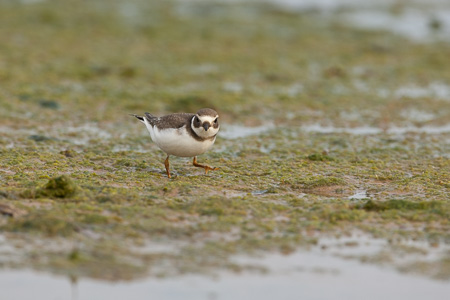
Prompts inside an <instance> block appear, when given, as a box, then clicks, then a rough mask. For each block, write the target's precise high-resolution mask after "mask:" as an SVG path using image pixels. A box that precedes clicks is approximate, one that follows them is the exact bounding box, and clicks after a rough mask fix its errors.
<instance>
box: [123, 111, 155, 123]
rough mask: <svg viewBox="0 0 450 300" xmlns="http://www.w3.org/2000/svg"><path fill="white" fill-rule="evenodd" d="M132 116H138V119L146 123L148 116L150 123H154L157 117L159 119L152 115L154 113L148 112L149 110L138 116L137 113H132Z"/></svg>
mask: <svg viewBox="0 0 450 300" xmlns="http://www.w3.org/2000/svg"><path fill="white" fill-rule="evenodd" d="M130 116H133V117H135V118H137V119H138V120H139V121H141V122H142V123H145V121H144V118H146V119H147V121H148V122H149V123H150V124H153V121H154V120H155V119H157V118H156V117H155V116H154V115H152V114H150V113H148V112H146V113H145V116H138V115H135V114H130Z"/></svg>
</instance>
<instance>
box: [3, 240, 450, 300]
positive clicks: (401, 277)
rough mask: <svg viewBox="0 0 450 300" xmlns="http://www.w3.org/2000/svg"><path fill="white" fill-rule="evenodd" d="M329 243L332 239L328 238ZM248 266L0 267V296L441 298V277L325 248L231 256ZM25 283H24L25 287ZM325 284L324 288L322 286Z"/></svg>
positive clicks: (74, 299) (77, 299)
mask: <svg viewBox="0 0 450 300" xmlns="http://www.w3.org/2000/svg"><path fill="white" fill-rule="evenodd" d="M341 242H342V241H341ZM328 244H330V245H333V241H329V242H328ZM234 260H235V262H236V263H239V264H243V265H248V266H253V268H252V270H253V271H243V272H240V273H233V272H226V271H223V272H219V273H216V274H215V275H214V276H202V275H184V276H178V277H171V278H146V279H141V280H136V281H131V282H116V283H114V282H104V281H96V280H91V279H81V280H74V279H72V280H70V279H69V278H65V277H59V276H53V275H48V274H43V273H38V272H35V271H17V270H2V271H1V272H0V288H1V290H2V298H3V297H4V299H14V300H25V299H27V300H28V299H30V300H31V299H33V300H34V299H36V296H37V295H39V299H57V300H66V299H67V300H69V299H70V300H90V299H92V300H94V299H95V300H97V299H108V300H115V299H129V298H130V297H131V299H149V297H150V296H151V298H152V299H170V300H178V299H180V300H190V299H195V300H197V299H205V300H207V299H233V300H240V299H242V300H244V299H245V300H248V299H258V300H265V299H267V300H269V299H270V300H273V299H277V298H281V299H287V300H290V299H292V300H294V299H295V300H297V299H302V298H304V299H318V300H320V299H348V300H351V299H355V300H356V299H358V300H359V299H383V298H386V299H399V300H401V299H405V300H406V299H407V300H415V299H417V300H419V299H420V300H422V299H444V298H445V297H446V296H448V294H449V293H450V285H449V284H448V282H445V281H433V280H431V279H427V278H423V277H417V276H413V275H407V274H400V273H398V272H396V271H394V270H391V269H389V268H381V267H377V266H373V265H367V264H362V263H360V262H358V261H355V260H346V259H342V258H339V257H336V256H333V255H330V254H327V253H326V251H319V250H317V251H310V252H295V253H293V254H290V255H282V254H270V255H264V256H262V257H247V256H240V257H236V258H235V259H234ZM24 287H26V288H24ZM324 287H326V288H324Z"/></svg>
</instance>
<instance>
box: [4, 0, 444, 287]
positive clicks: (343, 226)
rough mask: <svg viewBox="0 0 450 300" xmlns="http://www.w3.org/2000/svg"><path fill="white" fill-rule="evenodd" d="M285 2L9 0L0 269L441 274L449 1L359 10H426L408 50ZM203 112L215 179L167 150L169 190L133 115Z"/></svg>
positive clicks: (338, 13)
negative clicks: (343, 269)
mask: <svg viewBox="0 0 450 300" xmlns="http://www.w3.org/2000/svg"><path fill="white" fill-rule="evenodd" d="M287 2H290V1H285V3H284V4H283V5H281V6H280V5H276V4H274V3H269V2H264V3H262V2H255V1H250V2H247V1H243V2H236V1H230V2H227V1H219V2H208V1H137V0H135V1H102V0H96V1H81V2H80V1H2V2H0V45H1V46H0V104H1V109H0V213H1V214H0V230H1V233H0V253H1V255H0V266H1V267H2V268H3V270H11V269H17V270H16V271H14V272H22V270H23V269H33V270H37V271H43V272H47V273H52V274H60V275H64V276H68V277H70V278H72V280H73V281H77V280H84V279H87V278H91V279H92V278H95V279H103V280H111V281H116V280H131V279H137V278H145V277H147V278H148V277H151V278H155V277H164V278H172V276H178V275H182V274H194V275H193V276H197V275H199V274H216V273H217V272H246V271H249V270H250V271H252V272H262V273H264V272H269V271H270V268H266V267H264V265H262V266H261V265H258V264H254V263H248V262H245V261H244V262H243V261H242V260H239V259H236V257H242V256H246V257H248V256H250V257H252V256H254V255H256V256H257V257H261V255H262V256H264V255H286V256H287V257H289V256H288V255H289V254H291V253H298V251H304V253H309V254H306V255H312V254H311V253H317V252H320V253H324V254H326V255H328V256H329V257H333V258H332V259H335V258H336V257H339V258H342V259H344V260H343V261H347V262H348V263H349V264H354V263H357V262H364V263H368V264H369V265H370V267H378V266H383V267H386V268H387V269H388V270H391V272H393V273H396V274H397V272H399V274H405V273H407V274H406V275H404V276H417V277H415V278H426V279H427V280H435V281H436V282H439V284H441V283H442V281H443V282H447V283H448V280H449V279H450V221H449V220H450V201H449V198H450V197H449V188H450V162H449V153H450V127H449V126H450V118H449V116H450V72H449V71H448V70H450V59H449V57H450V43H449V39H447V37H446V34H445V33H448V30H449V28H448V23H447V21H448V20H447V18H446V16H447V15H446V14H445V11H448V10H450V7H449V6H448V5H446V4H445V3H439V2H438V1H437V2H430V3H427V2H420V1H418V2H414V4H413V6H410V5H407V4H406V3H403V2H393V3H390V1H383V2H382V4H380V5H378V6H376V7H370V6H367V7H366V6H364V9H365V10H369V11H372V12H373V11H375V10H376V11H377V12H378V13H381V12H384V13H385V14H387V15H389V18H395V16H400V17H399V19H395V20H401V16H403V15H404V14H406V15H408V14H409V13H410V10H411V9H412V8H411V7H414V9H415V10H416V11H421V12H429V13H424V14H421V17H423V18H425V17H427V16H428V17H427V18H428V19H426V20H427V22H428V23H426V24H428V25H427V26H428V27H426V28H427V30H428V31H427V33H428V34H427V35H426V36H427V38H426V39H418V38H416V37H414V38H411V37H410V36H408V35H407V34H403V32H400V31H396V30H387V29H386V28H384V27H374V26H372V27H370V26H363V27H358V22H357V19H358V17H357V15H358V13H361V11H359V10H356V8H355V6H352V5H350V4H349V3H353V2H352V1H348V3H347V2H346V1H344V2H345V3H346V5H342V6H332V7H331V8H329V9H322V8H321V7H320V5H319V6H314V5H312V4H310V6H308V5H306V4H305V5H303V6H302V5H300V6H296V7H292V6H290V4H288V3H287ZM300 2H301V1H299V3H300ZM306 2H307V1H305V3H306ZM319 2H320V1H319ZM311 5H312V6H311ZM411 5H412V4H411ZM434 12H436V13H434ZM437 12H439V13H437ZM424 16H425V17H424ZM420 20H422V19H420ZM355 24H356V25H355ZM202 107H211V108H214V109H216V110H217V111H218V112H219V114H220V121H221V131H220V132H219V135H218V138H217V141H216V144H215V145H214V147H213V148H212V150H211V151H209V152H207V153H206V154H204V155H201V156H199V157H198V160H199V162H200V163H206V164H208V165H212V166H215V167H219V168H220V169H219V170H217V171H214V172H209V173H208V174H207V175H205V174H204V172H203V170H201V169H198V168H195V167H193V166H192V165H191V164H192V161H191V159H184V158H175V157H173V158H171V168H172V173H173V175H174V176H173V178H172V179H168V178H167V176H166V175H165V171H164V164H163V162H164V159H165V155H164V153H162V152H161V151H160V150H159V149H158V148H157V147H156V145H155V144H153V143H152V142H151V140H150V137H149V135H148V133H147V131H146V129H145V127H144V126H143V125H142V124H141V123H140V122H138V121H137V120H136V119H135V118H133V117H131V116H129V114H142V113H143V112H146V111H148V112H151V113H152V114H155V115H163V114H166V113H171V112H195V111H197V110H198V109H199V108H202ZM314 251H315V252H314ZM305 268H306V269H307V267H305ZM319 273H320V272H319ZM314 274H315V276H317V273H314ZM396 276H397V275H396ZM318 278H319V277H318Z"/></svg>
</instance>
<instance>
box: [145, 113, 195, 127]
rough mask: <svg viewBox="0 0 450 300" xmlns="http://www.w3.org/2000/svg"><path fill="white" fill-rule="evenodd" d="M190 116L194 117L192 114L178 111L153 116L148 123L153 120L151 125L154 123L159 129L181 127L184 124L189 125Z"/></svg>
mask: <svg viewBox="0 0 450 300" xmlns="http://www.w3.org/2000/svg"><path fill="white" fill-rule="evenodd" d="M192 117H194V114H188V113H178V114H170V115H167V116H162V117H159V118H154V119H152V120H149V122H150V124H152V122H153V124H152V125H156V126H157V127H158V128H159V129H167V128H181V127H183V126H185V125H186V126H187V127H189V124H190V123H191V120H192ZM147 119H148V118H147Z"/></svg>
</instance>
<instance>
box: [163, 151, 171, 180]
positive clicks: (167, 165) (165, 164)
mask: <svg viewBox="0 0 450 300" xmlns="http://www.w3.org/2000/svg"><path fill="white" fill-rule="evenodd" d="M164 166H165V167H166V173H167V177H169V178H170V177H171V176H170V171H169V155H167V158H166V160H165V161H164Z"/></svg>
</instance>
